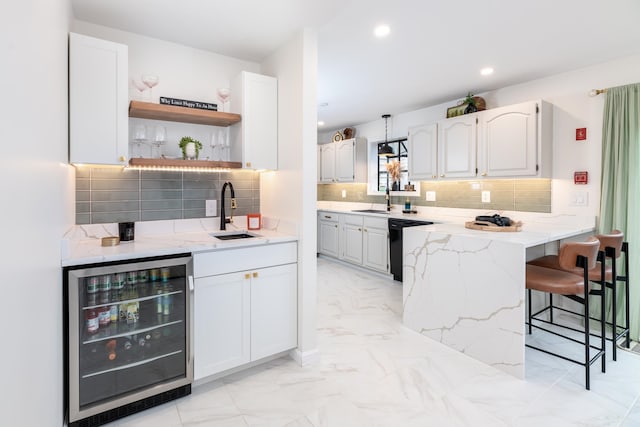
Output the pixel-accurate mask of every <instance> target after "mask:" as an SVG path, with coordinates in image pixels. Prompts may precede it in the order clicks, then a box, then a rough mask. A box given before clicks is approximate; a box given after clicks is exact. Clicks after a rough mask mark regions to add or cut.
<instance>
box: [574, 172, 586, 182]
mask: <svg viewBox="0 0 640 427" xmlns="http://www.w3.org/2000/svg"><path fill="white" fill-rule="evenodd" d="M573 183H574V184H588V183H589V172H587V171H582V172H574V173H573Z"/></svg>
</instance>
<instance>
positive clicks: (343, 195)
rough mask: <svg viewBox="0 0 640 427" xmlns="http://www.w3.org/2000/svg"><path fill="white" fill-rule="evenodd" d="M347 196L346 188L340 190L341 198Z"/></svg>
mask: <svg viewBox="0 0 640 427" xmlns="http://www.w3.org/2000/svg"><path fill="white" fill-rule="evenodd" d="M346 197H347V190H342V198H343V199H345V198H346Z"/></svg>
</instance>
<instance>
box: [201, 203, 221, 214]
mask: <svg viewBox="0 0 640 427" xmlns="http://www.w3.org/2000/svg"><path fill="white" fill-rule="evenodd" d="M216 210H218V201H217V200H205V201H204V214H205V216H218V215H217V213H216Z"/></svg>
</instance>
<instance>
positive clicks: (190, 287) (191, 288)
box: [189, 276, 193, 292]
mask: <svg viewBox="0 0 640 427" xmlns="http://www.w3.org/2000/svg"><path fill="white" fill-rule="evenodd" d="M189 291H191V292H193V276H189Z"/></svg>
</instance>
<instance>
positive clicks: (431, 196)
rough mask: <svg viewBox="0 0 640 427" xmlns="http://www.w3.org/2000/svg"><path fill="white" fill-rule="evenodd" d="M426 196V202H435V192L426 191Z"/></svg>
mask: <svg viewBox="0 0 640 427" xmlns="http://www.w3.org/2000/svg"><path fill="white" fill-rule="evenodd" d="M425 194H426V196H427V202H435V201H436V192H435V191H427V192H425Z"/></svg>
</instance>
